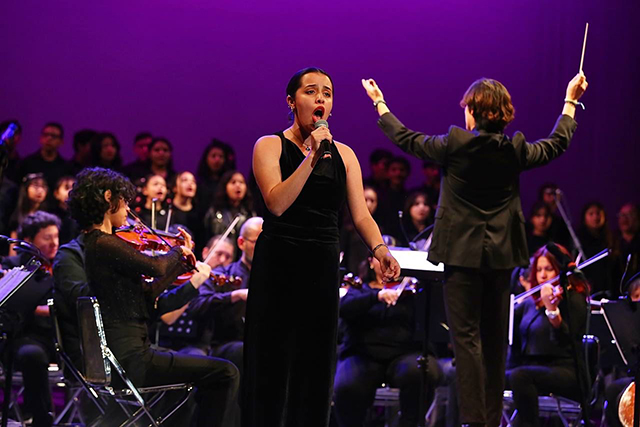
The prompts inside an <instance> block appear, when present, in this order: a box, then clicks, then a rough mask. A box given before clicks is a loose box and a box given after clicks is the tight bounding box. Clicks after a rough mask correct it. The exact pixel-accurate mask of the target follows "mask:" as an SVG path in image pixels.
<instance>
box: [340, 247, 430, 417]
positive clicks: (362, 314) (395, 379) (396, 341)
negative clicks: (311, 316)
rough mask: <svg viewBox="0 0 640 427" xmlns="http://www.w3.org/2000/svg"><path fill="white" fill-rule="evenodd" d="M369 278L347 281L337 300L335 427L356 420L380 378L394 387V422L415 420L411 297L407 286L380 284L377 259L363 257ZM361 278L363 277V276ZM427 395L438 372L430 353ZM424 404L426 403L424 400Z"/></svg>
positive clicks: (417, 345) (416, 352)
mask: <svg viewBox="0 0 640 427" xmlns="http://www.w3.org/2000/svg"><path fill="white" fill-rule="evenodd" d="M366 262H367V263H368V266H369V274H368V275H369V276H370V277H369V279H370V280H369V282H368V283H365V284H363V285H362V286H360V287H358V286H351V287H350V288H349V291H348V292H347V294H346V295H345V296H344V297H343V298H342V299H341V300H340V322H341V323H340V325H341V331H342V332H343V333H344V335H343V341H342V345H341V346H340V349H339V357H338V368H337V371H336V376H335V391H334V403H335V407H334V408H335V416H336V421H337V424H338V426H339V427H352V426H362V425H363V423H364V420H365V416H366V412H367V409H368V408H370V407H371V406H372V405H373V401H374V398H375V394H376V389H377V388H378V387H380V386H381V384H382V383H386V384H388V385H389V386H391V387H394V388H399V389H400V412H401V415H400V423H399V425H400V426H403V427H404V426H407V427H408V426H414V427H415V426H416V425H417V424H418V420H419V419H421V418H424V416H425V414H420V413H419V408H420V402H419V398H420V387H421V376H422V373H421V371H420V369H419V368H418V366H417V362H416V359H417V358H418V356H420V355H421V348H422V347H421V346H422V343H421V341H420V340H419V339H417V340H416V331H415V325H416V310H415V306H416V298H415V294H414V293H413V292H412V290H411V289H409V288H405V289H404V291H403V292H401V293H399V289H396V288H385V287H384V286H383V284H382V282H383V275H382V271H381V270H380V263H379V261H378V260H377V259H376V258H374V257H369V258H368V260H367V261H366ZM365 280H366V278H365ZM428 363H429V367H428V379H427V387H428V390H425V391H426V392H427V395H428V396H430V397H431V396H433V391H434V389H435V387H436V385H437V384H438V382H439V381H440V379H441V377H442V371H441V370H440V367H439V365H438V363H437V361H436V359H435V358H434V357H433V355H429V357H428ZM427 406H428V405H427Z"/></svg>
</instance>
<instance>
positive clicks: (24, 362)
mask: <svg viewBox="0 0 640 427" xmlns="http://www.w3.org/2000/svg"><path fill="white" fill-rule="evenodd" d="M59 231H60V220H59V219H58V217H56V216H55V215H53V214H50V213H47V212H43V211H36V212H35V213H32V214H29V215H27V217H26V218H25V219H24V221H23V222H22V224H21V225H20V228H19V229H18V238H19V239H21V240H25V241H27V242H29V243H32V244H33V245H34V246H35V247H36V248H38V250H39V251H40V252H41V253H42V257H41V258H40V259H38V260H39V261H40V262H42V263H43V267H41V269H40V271H38V272H36V275H35V279H34V280H36V281H39V282H50V285H52V284H53V282H52V279H51V275H50V273H49V271H50V265H51V261H52V260H53V257H54V256H55V254H56V252H57V250H58V233H59ZM31 257H32V255H31V254H28V253H26V252H25V253H22V254H19V255H16V256H13V257H7V258H5V259H3V260H2V267H3V268H4V269H10V268H14V267H19V266H22V265H25V264H26V263H27V262H28V261H29V259H30V258H31ZM28 289H33V287H28ZM48 296H50V295H45V296H44V297H43V298H42V299H41V300H40V301H39V302H38V303H37V304H38V305H37V306H33V307H30V308H29V309H28V312H30V313H32V315H31V316H27V317H26V318H24V319H22V320H23V321H22V324H21V325H20V326H21V332H20V333H19V335H18V337H17V338H16V340H15V341H14V345H13V351H14V361H15V364H16V368H17V369H18V370H20V371H22V378H23V381H24V396H25V405H26V407H27V411H28V412H29V413H30V414H31V415H32V416H33V423H32V425H33V426H36V427H40V426H51V425H52V423H53V416H52V410H53V408H52V406H51V390H50V387H49V371H48V367H49V363H50V362H53V361H54V360H55V349H54V348H53V343H52V342H51V329H50V323H49V320H48V319H47V317H48V316H49V307H48V306H47V297H48ZM21 311H24V310H21ZM3 353H4V350H3Z"/></svg>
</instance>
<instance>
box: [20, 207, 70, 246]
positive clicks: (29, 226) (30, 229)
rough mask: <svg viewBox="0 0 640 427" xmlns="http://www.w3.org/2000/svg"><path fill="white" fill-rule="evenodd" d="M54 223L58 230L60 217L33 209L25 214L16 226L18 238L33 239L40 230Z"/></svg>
mask: <svg viewBox="0 0 640 427" xmlns="http://www.w3.org/2000/svg"><path fill="white" fill-rule="evenodd" d="M50 225H55V226H56V227H58V230H60V218H58V217H57V216H55V215H54V214H50V213H48V212H44V211H35V212H34V213H32V214H29V215H27V216H26V217H25V218H24V220H23V221H22V224H20V227H19V228H18V239H23V240H24V239H29V240H33V239H34V238H35V237H36V236H37V235H38V233H39V232H40V230H42V229H43V228H47V227H49V226H50Z"/></svg>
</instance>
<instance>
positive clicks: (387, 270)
mask: <svg viewBox="0 0 640 427" xmlns="http://www.w3.org/2000/svg"><path fill="white" fill-rule="evenodd" d="M376 252H377V253H376V254H374V255H375V257H376V258H377V259H378V261H380V270H382V276H383V280H384V281H385V282H392V281H393V280H394V279H395V278H396V277H398V276H400V264H398V261H396V259H395V258H394V257H393V255H391V252H389V249H387V247H386V246H382V247H381V248H380V249H379V250H377V251H376Z"/></svg>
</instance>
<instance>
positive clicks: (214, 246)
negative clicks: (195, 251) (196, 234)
mask: <svg viewBox="0 0 640 427" xmlns="http://www.w3.org/2000/svg"><path fill="white" fill-rule="evenodd" d="M238 221H240V215H236V217H235V218H234V219H233V221H232V222H231V224H229V226H228V227H227V229H226V230H225V231H224V233H222V236H221V237H220V238H219V239H218V241H217V242H216V243H215V245H213V246H212V247H211V249H210V250H209V254H208V255H207V257H206V258H205V260H204V261H203V262H204V263H205V264H208V263H209V260H210V259H211V257H212V256H213V253H214V252H215V250H216V248H217V247H218V245H219V244H220V243H221V242H222V241H223V240H225V239H226V238H227V236H229V233H231V230H233V227H235V226H236V224H237V223H238Z"/></svg>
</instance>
